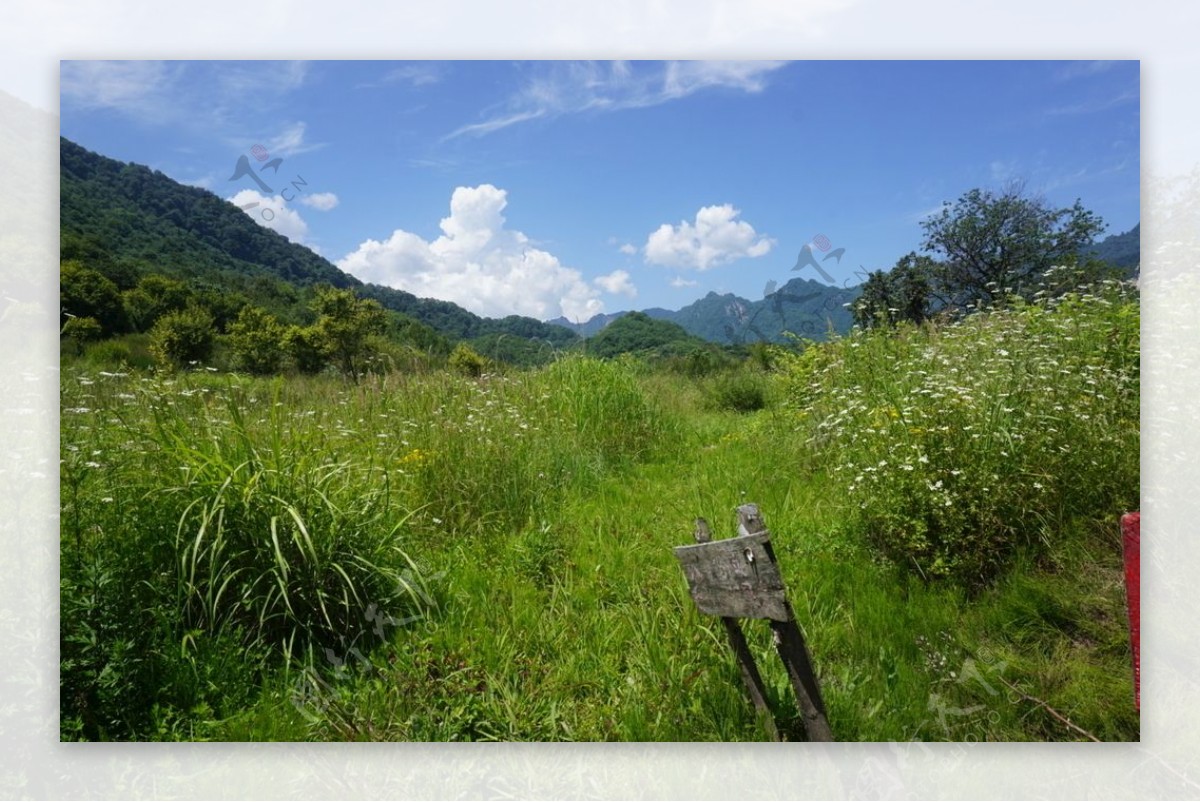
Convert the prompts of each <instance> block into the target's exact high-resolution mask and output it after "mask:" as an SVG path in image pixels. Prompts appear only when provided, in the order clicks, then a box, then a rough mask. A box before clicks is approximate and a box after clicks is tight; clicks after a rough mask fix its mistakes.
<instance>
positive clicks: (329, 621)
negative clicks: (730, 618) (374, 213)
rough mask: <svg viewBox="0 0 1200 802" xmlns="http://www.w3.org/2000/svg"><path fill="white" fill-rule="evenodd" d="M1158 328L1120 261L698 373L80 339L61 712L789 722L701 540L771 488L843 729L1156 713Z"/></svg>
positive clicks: (596, 729)
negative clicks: (267, 364) (1150, 604)
mask: <svg viewBox="0 0 1200 802" xmlns="http://www.w3.org/2000/svg"><path fill="white" fill-rule="evenodd" d="M1138 335H1139V306H1138V300H1137V297H1136V294H1135V293H1134V291H1133V290H1132V289H1131V288H1130V287H1129V286H1128V285H1126V284H1123V283H1118V282H1105V283H1100V284H1096V285H1093V286H1089V287H1086V288H1080V289H1078V290H1076V291H1075V292H1071V293H1067V294H1065V295H1061V296H1058V297H1056V298H1054V299H1052V300H1050V299H1047V300H1034V301H1031V302H1019V301H1017V302H1013V303H1010V304H1007V305H1005V306H1002V307H997V308H994V309H986V310H981V311H977V312H975V313H974V314H971V315H968V316H966V317H964V318H962V319H961V320H958V321H956V322H949V321H943V322H939V323H933V322H927V323H925V324H923V325H921V326H914V325H911V324H901V325H900V326H899V327H897V328H896V329H891V328H889V327H881V328H879V329H871V330H861V329H856V330H854V331H853V332H852V333H851V334H849V335H848V336H845V337H834V338H833V339H831V340H830V341H829V342H826V343H813V342H808V341H800V340H797V341H795V342H794V343H793V344H792V345H790V346H766V347H762V348H757V349H756V350H755V352H754V355H753V357H752V358H751V359H748V360H746V361H745V362H744V363H742V364H736V365H723V364H717V365H712V366H710V368H709V369H706V370H683V369H679V365H680V364H681V362H680V361H678V360H677V361H674V362H673V361H670V360H647V359H639V358H637V357H634V356H628V355H627V356H623V357H620V358H615V359H598V358H595V357H594V356H593V357H587V356H581V355H579V354H562V355H560V356H559V357H558V358H557V359H555V360H554V361H552V362H551V363H549V364H547V365H545V366H542V367H536V368H530V369H525V370H518V369H515V368H502V367H501V366H499V365H496V364H490V365H488V366H487V368H486V369H485V370H484V371H483V373H482V375H479V376H473V375H468V374H469V373H470V372H471V371H455V370H454V369H453V366H452V365H447V364H446V363H445V362H444V361H443V362H442V363H441V365H438V364H435V362H434V361H433V360H430V361H429V362H427V363H420V364H417V363H414V364H413V365H412V366H411V367H410V368H408V369H405V370H395V371H391V372H383V373H378V374H371V375H367V376H365V377H364V378H363V379H362V380H361V381H359V382H357V383H352V382H349V381H346V380H345V379H342V378H340V377H338V376H336V375H318V376H299V375H292V376H276V377H251V376H246V375H241V374H237V373H233V372H229V371H227V370H225V369H224V368H221V369H216V368H212V367H206V366H204V365H197V366H194V368H193V369H191V370H182V371H176V372H169V371H163V370H154V369H148V368H138V367H130V366H128V365H123V366H117V365H115V364H106V363H103V362H101V361H97V360H94V359H89V358H88V354H87V353H86V352H85V353H83V354H82V355H76V354H74V353H66V354H65V355H64V358H63V371H62V383H61V413H62V414H61V460H62V462H61V622H62V623H61V643H60V647H61V649H60V655H61V701H60V713H61V731H60V734H61V738H62V739H63V740H105V739H113V740H318V741H324V740H336V741H342V740H416V741H483V740H504V741H511V740H519V741H558V740H572V741H608V740H615V741H712V740H756V739H763V738H765V737H766V732H765V729H764V727H763V726H762V722H760V721H759V720H758V719H757V718H756V715H755V712H754V709H753V707H752V706H751V704H750V702H749V700H748V697H747V694H746V691H745V689H744V687H743V686H742V683H741V679H740V675H739V673H738V669H737V667H736V665H735V663H734V661H733V658H732V655H731V653H730V650H729V648H728V645H727V642H726V640H725V632H724V630H723V628H722V626H721V624H720V622H719V621H718V620H716V619H714V618H712V617H709V616H706V615H703V614H700V613H699V612H698V611H697V610H696V608H695V605H694V604H693V602H692V600H691V599H690V597H689V595H688V590H687V585H686V582H685V580H684V577H683V574H682V572H681V570H680V568H679V565H678V564H677V562H676V560H675V557H674V555H673V553H672V548H673V547H674V546H678V545H685V544H688V543H691V542H693V541H692V531H693V527H694V522H695V519H696V518H697V517H703V518H705V519H707V520H708V522H709V523H710V525H711V526H712V528H713V531H714V534H715V536H716V537H728V536H732V535H733V534H734V531H735V519H734V510H735V508H736V507H737V506H738V505H740V504H744V503H747V502H755V503H757V504H758V505H759V506H760V508H761V510H762V513H763V516H764V518H765V520H766V523H767V526H768V527H769V529H770V530H771V532H772V542H773V545H774V549H775V553H776V555H777V557H778V560H779V564H780V567H781V571H782V573H783V577H784V580H785V581H786V584H787V586H788V589H789V596H790V599H791V603H792V606H793V607H794V609H795V611H796V616H797V619H798V622H799V624H800V626H801V627H802V629H803V631H804V634H805V638H806V640H807V643H808V647H809V650H810V653H811V656H812V659H813V663H814V665H815V667H816V671H817V676H818V679H819V682H820V687H821V693H822V695H823V698H824V702H825V706H826V709H827V712H828V719H829V723H830V726H831V728H832V730H833V733H834V736H835V738H836V739H837V740H839V741H906V740H926V741H943V740H953V741H965V740H971V741H974V740H980V741H983V740H992V741H1008V740H1016V741H1072V740H1087V739H1089V738H1096V739H1099V740H1105V741H1129V740H1137V739H1138V737H1139V720H1138V714H1137V711H1136V709H1135V707H1134V704H1133V678H1132V670H1131V656H1130V647H1129V636H1128V626H1127V619H1126V608H1125V591H1124V586H1123V582H1122V571H1121V547H1120V546H1121V540H1120V530H1119V525H1118V521H1119V517H1120V515H1121V514H1122V513H1123V512H1125V511H1128V510H1133V509H1137V508H1138V506H1139V490H1138V488H1139V473H1138V469H1139V468H1138V466H1139V463H1138V450H1139V448H1138V447H1139V428H1138V426H1139V395H1138V382H1139V340H1138ZM743 625H744V629H745V631H746V634H747V637H748V639H749V641H750V647H751V650H752V652H753V653H754V655H755V658H756V660H757V662H758V665H759V668H760V669H761V671H762V673H763V676H764V680H765V683H766V686H767V691H768V697H769V699H768V701H769V704H770V705H771V707H772V711H773V713H774V717H775V719H776V721H777V722H778V724H779V729H780V731H781V733H783V735H784V736H785V737H786V738H788V739H789V740H802V739H803V737H804V734H803V730H802V727H801V725H800V723H799V717H798V714H797V711H796V706H795V703H794V699H793V696H792V691H791V686H790V684H789V681H788V678H787V675H786V673H785V671H784V669H783V666H782V664H781V663H780V661H779V659H778V657H777V656H776V654H775V652H774V647H773V644H772V642H771V639H770V632H769V630H768V629H767V626H766V624H765V622H762V621H746V622H743Z"/></svg>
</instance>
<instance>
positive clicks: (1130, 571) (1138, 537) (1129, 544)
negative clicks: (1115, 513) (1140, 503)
mask: <svg viewBox="0 0 1200 802" xmlns="http://www.w3.org/2000/svg"><path fill="white" fill-rule="evenodd" d="M1121 535H1122V543H1123V546H1124V548H1123V551H1124V555H1125V598H1126V600H1127V601H1128V605H1129V645H1130V647H1131V648H1132V650H1133V703H1134V706H1135V707H1137V709H1138V710H1139V711H1141V709H1142V654H1141V653H1142V516H1141V513H1138V512H1130V513H1126V514H1125V515H1123V516H1121Z"/></svg>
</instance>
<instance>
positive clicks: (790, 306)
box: [549, 223, 1141, 345]
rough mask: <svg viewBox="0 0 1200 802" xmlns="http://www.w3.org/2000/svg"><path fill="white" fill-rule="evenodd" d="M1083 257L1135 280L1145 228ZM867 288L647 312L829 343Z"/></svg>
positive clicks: (729, 339)
mask: <svg viewBox="0 0 1200 802" xmlns="http://www.w3.org/2000/svg"><path fill="white" fill-rule="evenodd" d="M1083 255H1085V256H1094V257H1096V258H1097V259H1100V260H1102V261H1105V262H1108V263H1109V264H1110V265H1112V266H1114V267H1117V268H1120V269H1121V272H1122V273H1123V274H1124V275H1125V276H1127V277H1131V278H1132V277H1133V276H1135V275H1136V274H1137V269H1138V265H1139V263H1140V261H1141V224H1140V223H1139V224H1138V225H1135V226H1134V227H1133V228H1132V229H1130V230H1129V231H1126V232H1123V233H1121V234H1113V235H1111V236H1109V237H1106V238H1105V239H1103V240H1101V241H1100V242H1098V243H1096V244H1095V245H1093V246H1091V247H1090V248H1088V249H1086V250H1085V251H1084V254H1083ZM861 289H862V288H861V286H859V285H855V286H853V287H836V286H830V285H828V284H822V283H820V282H818V281H814V280H812V279H803V278H794V279H792V280H791V281H789V282H787V283H786V284H784V285H783V286H782V287H779V288H777V289H775V288H768V290H769V291H768V293H767V294H766V295H765V296H764V297H763V298H762V299H760V300H757V301H751V300H749V299H746V298H741V297H739V296H737V295H733V294H732V293H725V294H724V295H718V294H717V293H715V292H710V293H709V294H708V295H706V296H704V297H703V298H701V299H699V300H698V301H695V302H693V303H691V304H688V305H687V306H685V307H683V308H682V309H680V310H678V311H671V310H670V309H661V308H651V309H644V310H642V311H643V312H644V313H645V314H646V315H648V316H650V317H652V318H656V319H658V320H668V321H670V322H672V323H677V324H679V325H680V326H682V327H683V328H684V330H685V331H687V332H688V333H689V334H693V335H695V336H697V337H702V338H703V339H705V340H709V341H710V342H715V343H722V344H726V345H743V344H747V343H751V342H758V341H768V342H780V341H782V340H784V339H786V333H791V334H795V335H798V336H802V337H806V338H808V339H811V340H824V339H826V337H828V335H829V332H830V331H833V332H835V333H837V334H839V335H840V334H845V333H847V332H848V331H850V328H851V327H852V326H853V324H854V318H853V315H852V314H851V313H850V309H849V305H850V304H852V303H853V302H854V301H855V299H857V298H858V296H859V293H860V292H861ZM627 314H629V312H613V313H611V314H600V315H596V316H595V317H593V318H592V319H591V320H587V321H583V322H578V323H576V322H573V321H570V320H568V319H567V318H565V317H558V318H555V319H553V320H551V321H549V322H550V323H553V324H555V325H557V326H562V327H563V328H568V329H571V330H572V331H574V332H577V333H578V334H579V335H580V336H582V337H594V336H595V335H596V334H598V333H599V332H601V331H603V330H604V329H605V328H606V327H607V326H608V325H609V324H610V323H612V322H613V321H614V320H618V319H620V318H621V317H623V316H624V315H627Z"/></svg>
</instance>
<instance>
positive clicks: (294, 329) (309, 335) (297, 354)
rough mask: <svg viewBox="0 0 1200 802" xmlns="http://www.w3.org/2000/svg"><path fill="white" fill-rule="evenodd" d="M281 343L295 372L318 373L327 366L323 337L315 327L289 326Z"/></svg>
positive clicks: (327, 356)
mask: <svg viewBox="0 0 1200 802" xmlns="http://www.w3.org/2000/svg"><path fill="white" fill-rule="evenodd" d="M283 343H284V347H285V348H286V349H287V352H288V355H289V356H290V357H291V359H292V363H293V364H294V365H295V366H296V370H298V371H300V372H301V373H305V374H309V375H312V374H315V373H320V372H321V371H322V370H324V369H325V366H326V365H327V364H329V355H328V352H327V350H326V347H325V337H324V336H323V335H322V334H321V331H320V330H319V329H318V328H317V327H316V326H289V327H288V329H287V331H286V332H284V335H283Z"/></svg>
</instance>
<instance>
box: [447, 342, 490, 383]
mask: <svg viewBox="0 0 1200 802" xmlns="http://www.w3.org/2000/svg"><path fill="white" fill-rule="evenodd" d="M447 364H448V365H449V366H450V369H451V370H454V371H457V372H458V373H461V374H463V375H464V376H482V375H483V371H484V369H485V368H486V367H487V360H486V359H484V358H483V357H482V356H480V355H479V354H477V353H475V349H473V348H472V347H471V346H469V345H467V344H466V343H459V344H458V345H456V346H454V350H453V351H451V352H450V359H449V360H448V362H447Z"/></svg>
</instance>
